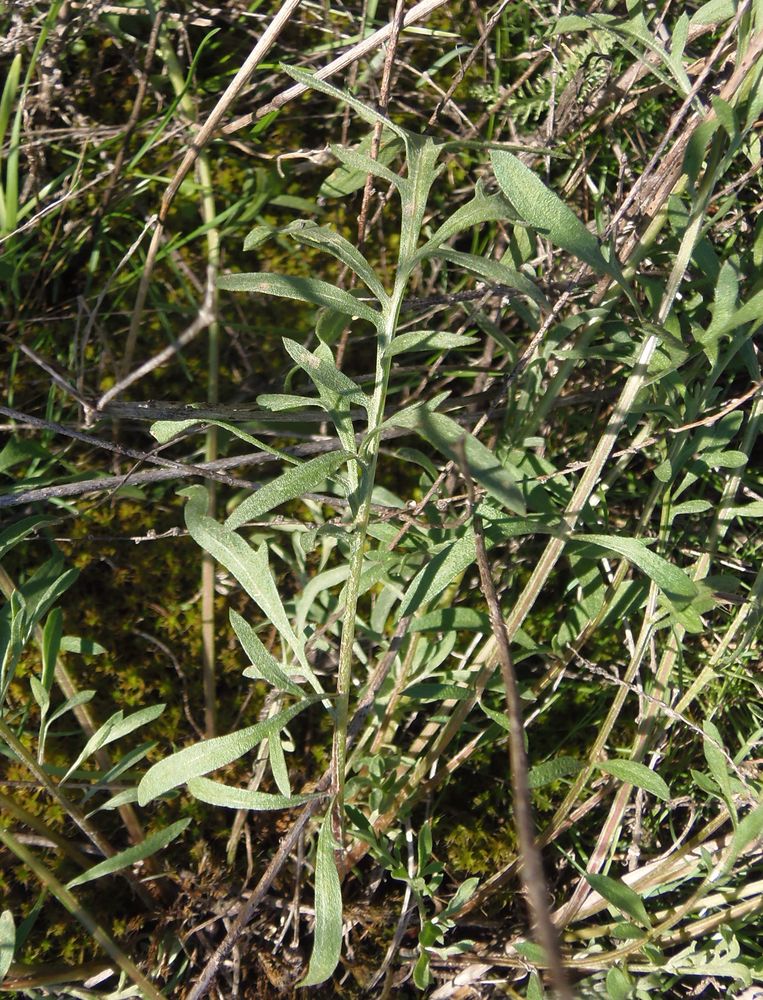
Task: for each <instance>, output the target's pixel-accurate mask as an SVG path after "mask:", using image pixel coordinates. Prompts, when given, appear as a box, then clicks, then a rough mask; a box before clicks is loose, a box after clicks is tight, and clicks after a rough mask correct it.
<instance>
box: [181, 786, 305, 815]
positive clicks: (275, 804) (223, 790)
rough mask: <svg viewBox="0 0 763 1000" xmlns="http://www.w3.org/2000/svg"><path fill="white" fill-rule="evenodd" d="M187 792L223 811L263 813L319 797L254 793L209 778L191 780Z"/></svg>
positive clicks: (287, 807) (290, 806)
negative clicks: (244, 810)
mask: <svg viewBox="0 0 763 1000" xmlns="http://www.w3.org/2000/svg"><path fill="white" fill-rule="evenodd" d="M188 791H189V792H190V793H191V795H193V797H194V798H195V799H198V800H199V801H200V802H208V803H209V804H210V805H212V806H220V807H222V808H223V809H254V810H256V811H257V812H265V811H270V810H274V809H296V808H297V806H303V805H304V804H305V803H306V802H310V801H312V799H316V798H321V796H320V795H318V794H316V795H290V796H285V795H273V794H271V793H270V792H255V791H250V789H248V788H233V787H232V786H230V785H223V784H221V783H220V782H219V781H210V780H209V778H191V780H190V781H189V782H188Z"/></svg>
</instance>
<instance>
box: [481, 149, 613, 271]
mask: <svg viewBox="0 0 763 1000" xmlns="http://www.w3.org/2000/svg"><path fill="white" fill-rule="evenodd" d="M490 158H491V160H492V161H493V172H494V173H495V177H496V180H497V181H498V185H499V187H500V188H501V191H502V192H503V194H504V195H505V197H506V198H507V199H508V200H509V202H510V203H511V204H512V205H513V206H514V209H515V210H516V212H517V214H518V215H519V218H520V219H522V221H523V222H525V223H527V225H529V226H532V228H533V229H535V230H536V231H537V232H538V233H539V234H540V235H541V236H544V237H546V238H547V239H549V240H550V241H551V242H552V243H553V244H554V245H555V246H558V247H561V248H562V250H566V251H567V252H568V253H572V254H574V255H575V256H576V257H578V258H579V259H580V260H582V261H584V262H585V263H586V264H589V265H590V266H591V267H592V268H593V269H594V270H595V271H597V272H598V273H599V274H608V275H610V276H611V277H613V278H615V279H616V280H618V279H619V270H618V269H617V268H615V267H613V266H612V265H611V264H610V263H609V262H608V261H607V260H606V259H605V258H604V255H603V254H602V252H601V247H600V246H599V241H598V240H597V239H596V237H595V236H594V235H593V233H591V232H589V231H588V230H587V229H586V227H585V226H584V225H583V223H582V222H581V221H580V219H579V218H578V217H577V215H575V213H574V212H573V211H572V209H571V208H570V207H569V206H568V205H565V203H564V202H563V201H562V200H561V198H560V197H559V196H558V195H557V194H555V193H554V192H553V191H552V190H551V189H550V188H548V187H546V185H545V184H544V183H543V181H542V180H541V179H540V177H538V175H537V174H536V173H534V172H533V171H532V170H530V169H529V167H526V166H525V165H524V163H522V161H521V160H520V159H518V158H517V157H516V156H514V154H513V153H508V152H504V151H503V150H494V151H493V152H492V153H491V154H490Z"/></svg>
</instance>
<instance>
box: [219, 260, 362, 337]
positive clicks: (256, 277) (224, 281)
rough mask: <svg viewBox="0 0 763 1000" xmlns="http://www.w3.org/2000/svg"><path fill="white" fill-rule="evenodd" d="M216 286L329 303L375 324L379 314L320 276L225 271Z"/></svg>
mask: <svg viewBox="0 0 763 1000" xmlns="http://www.w3.org/2000/svg"><path fill="white" fill-rule="evenodd" d="M217 285H218V288H221V289H222V290H223V291H227V292H255V293H258V294H260V295H278V296H280V297H281V298H286V299H298V300H300V301H302V302H312V303H313V305H316V306H328V307H329V308H331V309H336V310H337V311H338V312H341V313H344V314H345V315H346V316H359V317H360V318H361V319H365V320H368V322H369V323H373V324H374V326H376V324H377V323H378V320H379V313H378V312H377V311H376V310H375V309H372V308H371V306H369V305H366V303H365V302H361V301H360V299H356V298H355V296H354V295H350V293H349V292H344V291H342V289H341V288H337V287H336V286H335V285H330V284H329V283H328V282H327V281H321V280H320V278H298V277H296V276H294V275H290V274H270V273H269V272H266V271H254V272H252V273H247V274H225V275H223V276H222V277H221V278H220V279H219V280H218V282H217Z"/></svg>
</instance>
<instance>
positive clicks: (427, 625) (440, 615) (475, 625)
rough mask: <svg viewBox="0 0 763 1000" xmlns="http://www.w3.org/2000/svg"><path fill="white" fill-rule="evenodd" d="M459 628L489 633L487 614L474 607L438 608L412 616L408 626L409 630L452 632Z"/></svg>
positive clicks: (489, 626)
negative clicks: (419, 615)
mask: <svg viewBox="0 0 763 1000" xmlns="http://www.w3.org/2000/svg"><path fill="white" fill-rule="evenodd" d="M459 629H464V630H468V631H470V632H488V633H489V632H490V631H491V629H492V626H491V625H490V618H489V616H488V615H486V614H485V613H484V612H480V611H475V610H474V608H440V609H439V610H437V611H430V612H429V614H426V615H422V616H421V617H420V618H414V620H413V621H412V622H411V624H410V626H409V630H410V631H411V632H432V631H434V632H453V631H458V630H459Z"/></svg>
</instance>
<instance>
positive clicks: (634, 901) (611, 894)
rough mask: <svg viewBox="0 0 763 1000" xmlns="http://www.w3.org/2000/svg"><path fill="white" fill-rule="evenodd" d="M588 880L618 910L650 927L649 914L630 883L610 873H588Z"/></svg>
mask: <svg viewBox="0 0 763 1000" xmlns="http://www.w3.org/2000/svg"><path fill="white" fill-rule="evenodd" d="M585 878H586V882H587V883H588V884H589V885H590V886H591V888H592V889H594V890H595V891H596V892H598V893H599V895H600V896H603V897H604V899H606V900H607V902H608V903H612V905H613V906H616V907H617V909H618V910H621V911H622V912H623V913H625V914H627V915H628V916H629V917H633V919H634V920H637V921H638V922H639V923H640V924H643V925H644V926H645V927H650V926H651V924H650V920H649V914H648V913H647V912H646V907H645V906H644V902H643V900H642V899H641V896H639V894H638V893H637V892H634V891H633V889H631V887H630V886H629V885H626V884H625V882H623V881H621V880H620V879H617V878H610V876H609V875H588V874H586V877H585Z"/></svg>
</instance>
